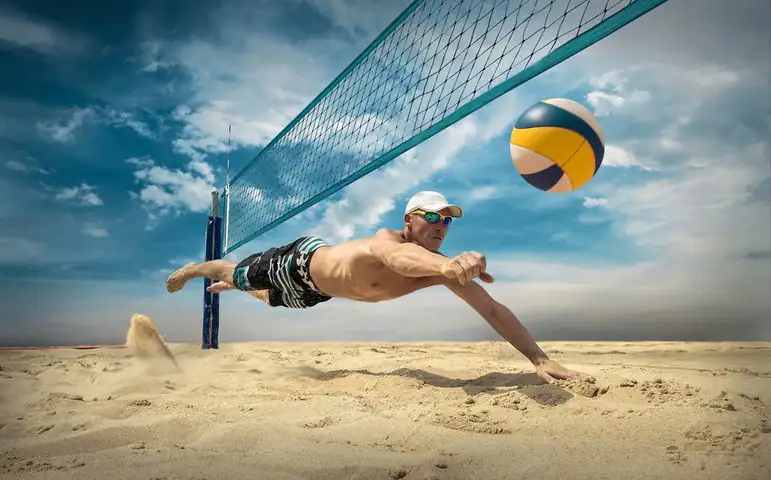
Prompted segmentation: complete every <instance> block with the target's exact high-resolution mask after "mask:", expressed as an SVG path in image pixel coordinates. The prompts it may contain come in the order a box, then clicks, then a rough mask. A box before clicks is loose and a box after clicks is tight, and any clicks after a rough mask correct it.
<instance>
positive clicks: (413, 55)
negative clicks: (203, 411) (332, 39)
mask: <svg viewBox="0 0 771 480" xmlns="http://www.w3.org/2000/svg"><path fill="white" fill-rule="evenodd" d="M665 1H666V0H512V1H507V0H486V1H485V0H417V1H415V2H413V3H412V4H410V5H409V7H407V9H405V10H404V12H402V13H401V14H400V15H399V16H398V17H397V18H396V19H395V20H394V21H393V22H392V23H391V24H390V25H389V26H388V28H386V29H385V31H383V32H382V33H381V34H380V35H379V36H378V37H377V38H376V39H375V41H374V42H372V43H371V44H370V45H369V46H368V47H367V48H366V49H365V50H364V51H363V52H362V53H361V54H360V55H359V56H358V57H357V58H356V59H355V60H354V61H353V62H352V63H351V64H350V65H349V66H348V67H347V68H346V69H345V70H343V72H342V73H341V74H340V75H339V76H338V77H337V78H336V79H335V80H334V81H333V82H332V83H331V84H330V85H329V86H327V87H326V88H325V89H324V90H323V91H322V92H321V93H320V94H319V95H318V96H317V97H316V98H315V99H314V100H313V101H312V102H311V103H310V104H309V105H308V106H307V107H306V108H305V109H304V110H303V111H302V112H301V113H300V114H299V115H298V116H297V117H296V118H295V119H294V120H292V122H290V123H289V125H287V126H286V127H285V128H284V129H283V130H282V131H281V132H280V133H279V134H278V135H277V136H276V138H274V139H273V140H272V141H271V142H270V143H269V144H268V145H267V146H266V147H265V148H264V149H262V150H261V151H260V153H259V154H258V155H257V156H256V157H255V158H254V159H253V160H252V161H251V162H250V163H249V164H248V165H247V166H246V167H245V168H244V169H243V170H241V172H239V173H238V175H236V176H235V177H234V178H233V181H232V182H231V183H229V191H228V192H229V194H228V196H227V197H228V198H227V200H228V206H227V210H228V214H227V219H228V220H227V225H226V226H225V229H226V231H227V232H228V233H227V241H226V242H225V245H224V252H225V253H227V252H231V251H233V250H235V249H237V248H238V247H240V246H242V245H243V244H245V243H246V242H248V241H250V240H252V239H254V238H256V237H257V236H259V235H261V234H262V233H264V232H266V231H268V230H270V229H271V228H274V227H276V226H277V225H279V224H281V223H282V222H285V221H286V220H288V219H290V218H292V217H293V216H295V215H297V214H298V213H300V212H302V211H303V210H305V209H307V208H308V207H310V206H312V205H314V204H315V203H317V202H319V201H321V200H323V199H324V198H326V197H328V196H330V195H332V194H333V193H335V192H337V191H338V190H340V189H342V188H344V187H345V186H347V185H349V184H351V183H353V182H354V181H356V180H357V179H359V178H361V177H363V176H364V175H367V174H368V173H370V172H372V171H373V170H375V169H377V168H379V167H381V166H383V165H385V164H386V163H388V162H390V161H391V160H393V159H395V158H397V157H398V156H399V155H401V154H403V153H404V152H406V151H408V150H409V149H411V148H413V147H415V146H416V145H418V144H420V143H421V142H424V141H425V140H427V139H428V138H430V137H432V136H433V135H436V134H437V133H439V132H440V131H442V130H444V129H445V128H447V127H449V126H450V125H452V124H454V123H456V122H458V121H459V120H461V119H463V118H464V117H466V116H467V115H469V114H471V113H473V112H475V111H476V110H478V109H480V108H481V107H483V106H485V105H487V104H488V103H490V102H491V101H493V100H495V99H496V98H498V97H500V96H501V95H503V94H505V93H506V92H508V91H510V90H512V89H513V88H515V87H517V86H519V85H521V84H523V83H524V82H526V81H528V80H530V79H532V78H533V77H536V76H537V75H540V74H541V73H543V72H545V71H547V70H548V69H550V68H552V67H554V66H555V65H557V64H559V63H561V62H563V61H564V60H566V59H568V58H570V57H571V56H573V55H575V54H576V53H578V52H580V51H582V50H584V49H585V48H587V47H589V46H591V45H593V44H594V43H596V42H598V41H600V40H602V39H603V38H605V37H607V36H608V35H610V34H611V33H613V32H615V31H616V30H618V29H619V28H622V27H623V26H625V25H627V24H628V23H630V22H632V21H634V20H635V19H637V18H638V17H640V16H642V15H644V14H645V13H647V12H649V11H651V10H653V9H654V8H656V7H658V6H659V5H661V4H663V3H664V2H665Z"/></svg>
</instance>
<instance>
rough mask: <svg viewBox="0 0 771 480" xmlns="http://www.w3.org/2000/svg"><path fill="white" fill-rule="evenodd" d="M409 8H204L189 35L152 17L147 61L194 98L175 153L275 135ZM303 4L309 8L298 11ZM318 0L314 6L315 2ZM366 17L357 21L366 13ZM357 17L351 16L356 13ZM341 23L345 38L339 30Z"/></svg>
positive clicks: (260, 141) (143, 65)
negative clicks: (174, 76) (180, 35)
mask: <svg viewBox="0 0 771 480" xmlns="http://www.w3.org/2000/svg"><path fill="white" fill-rule="evenodd" d="M404 6H406V2H405V1H404V0H400V1H395V2H385V3H383V2H375V1H371V2H346V1H335V2H333V3H330V2H311V4H310V5H307V4H305V3H304V2H297V1H290V2H283V3H280V4H270V3H264V2H260V3H257V4H255V3H252V2H239V4H238V5H237V6H233V5H230V4H229V5H228V6H227V7H224V6H223V7H219V6H217V7H205V8H206V11H205V12H202V13H201V15H202V16H205V17H207V18H210V19H211V20H212V25H211V26H210V28H207V30H206V31H199V32H196V33H195V34H194V35H192V36H191V37H189V38H187V39H185V40H175V39H172V38H169V37H168V33H169V32H168V29H167V28H166V26H165V25H160V24H158V25H155V24H153V21H152V20H149V19H148V20H146V22H145V23H146V25H145V28H144V38H143V40H142V48H141V52H140V55H139V58H138V64H139V68H140V69H141V70H143V71H145V72H148V73H152V74H155V75H159V74H162V73H163V72H167V71H168V72H175V73H180V74H182V75H183V76H185V77H186V78H187V79H189V84H190V86H191V89H192V95H191V96H190V97H189V98H187V99H186V100H185V101H184V102H183V103H182V105H180V106H179V107H178V108H177V109H176V111H175V112H174V115H173V118H174V120H175V121H176V122H178V123H180V124H181V125H182V129H181V132H180V134H179V137H178V139H177V140H176V141H175V142H174V146H175V149H176V151H177V152H179V153H183V154H186V155H190V156H191V157H196V158H198V157H201V156H204V155H206V154H211V153H220V152H224V151H225V149H226V148H227V141H228V125H232V126H233V128H232V147H233V148H234V149H237V148H243V147H249V148H254V147H259V146H263V145H265V144H267V143H268V142H269V141H270V140H271V139H273V138H274V137H275V136H276V135H277V134H278V133H279V132H280V131H281V129H282V128H284V126H286V125H287V124H288V123H289V122H290V121H291V120H292V119H293V118H294V117H295V116H297V114H299V113H300V111H301V110H302V109H303V108H304V107H305V106H306V105H307V104H308V103H309V102H310V101H311V100H312V99H313V98H314V97H315V96H316V95H317V94H318V93H319V92H320V91H321V90H322V89H323V88H324V87H325V86H326V85H327V84H328V83H329V82H330V81H331V80H332V79H333V78H334V77H335V75H337V74H338V73H339V72H340V71H341V70H342V69H343V68H344V67H345V66H346V64H347V63H348V62H349V61H351V60H353V58H354V57H355V56H356V55H357V54H358V53H359V52H360V51H361V50H362V49H363V48H364V47H365V46H366V45H367V43H369V42H370V41H372V39H373V38H374V35H375V34H376V33H374V32H379V31H380V30H382V29H383V28H385V27H386V25H387V24H388V22H390V21H391V19H393V18H394V17H395V16H396V15H397V14H398V12H399V11H400V10H401V9H402V8H403V7H404ZM295 7H299V8H302V9H303V11H304V13H305V14H304V15H303V16H301V17H298V16H297V15H296V14H294V13H292V12H293V9H294V8H295ZM309 7H310V8H309ZM364 12H366V15H364V16H362V17H361V18H359V14H360V13H362V14H363V13H364ZM354 14H355V15H356V16H355V17H353V16H352V15H354ZM340 29H342V30H343V31H344V32H345V33H346V35H345V36H342V37H341V35H340Z"/></svg>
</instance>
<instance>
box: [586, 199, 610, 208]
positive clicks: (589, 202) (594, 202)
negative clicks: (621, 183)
mask: <svg viewBox="0 0 771 480" xmlns="http://www.w3.org/2000/svg"><path fill="white" fill-rule="evenodd" d="M606 205H608V199H606V198H591V197H584V207H586V208H597V207H604V206H606Z"/></svg>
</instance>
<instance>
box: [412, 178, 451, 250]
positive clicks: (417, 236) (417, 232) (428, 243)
mask: <svg viewBox="0 0 771 480" xmlns="http://www.w3.org/2000/svg"><path fill="white" fill-rule="evenodd" d="M462 216H463V209H462V208H461V207H460V206H458V205H453V204H451V203H449V202H447V199H446V198H445V197H444V195H442V194H441V193H439V192H430V191H424V192H418V193H416V194H415V195H414V196H413V197H412V198H411V199H410V201H409V202H407V207H406V208H405V209H404V228H405V235H406V236H407V239H408V240H410V241H411V242H415V243H417V244H418V245H421V246H422V247H423V248H425V249H426V250H430V251H432V252H435V251H437V250H439V247H440V246H441V245H442V241H444V237H445V236H446V235H447V228H448V227H449V226H450V223H452V220H453V219H454V218H460V217H462Z"/></svg>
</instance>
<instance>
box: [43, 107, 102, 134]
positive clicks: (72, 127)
mask: <svg viewBox="0 0 771 480" xmlns="http://www.w3.org/2000/svg"><path fill="white" fill-rule="evenodd" d="M93 117H94V110H93V109H91V108H74V109H71V110H70V111H68V112H67V113H66V114H64V115H63V116H62V117H60V118H58V119H56V120H52V121H40V122H38V123H37V124H36V126H37V129H38V130H39V131H40V132H41V133H43V134H44V135H47V136H48V137H49V139H50V140H52V141H54V142H60V143H68V142H72V141H73V140H74V138H75V136H74V132H75V131H76V130H77V129H79V128H80V127H81V126H83V123H84V122H85V121H86V120H88V119H90V118H93Z"/></svg>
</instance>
